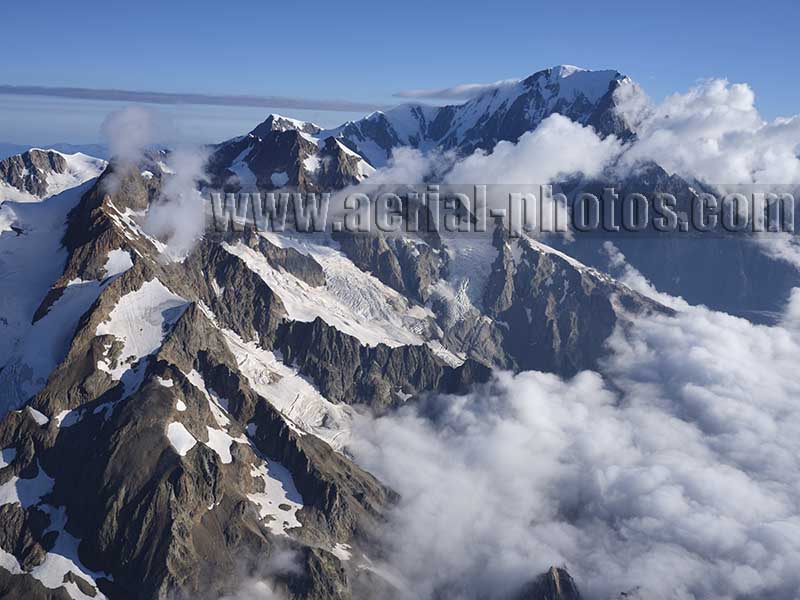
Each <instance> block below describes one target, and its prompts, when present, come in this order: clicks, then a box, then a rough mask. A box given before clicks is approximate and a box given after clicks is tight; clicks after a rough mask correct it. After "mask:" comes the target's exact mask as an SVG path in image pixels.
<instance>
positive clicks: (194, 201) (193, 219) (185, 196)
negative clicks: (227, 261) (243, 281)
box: [144, 147, 208, 259]
mask: <svg viewBox="0 0 800 600" xmlns="http://www.w3.org/2000/svg"><path fill="white" fill-rule="evenodd" d="M207 160H208V154H207V153H206V152H205V151H204V150H201V149H199V148H190V147H185V148H179V149H177V150H175V151H174V152H171V153H170V154H169V156H168V158H167V166H168V168H169V171H170V173H169V174H165V175H164V177H165V180H164V184H163V186H162V188H161V197H160V198H159V200H158V201H157V202H155V203H153V204H152V205H151V206H150V208H149V210H148V211H147V218H146V220H145V224H144V228H145V230H146V231H147V232H148V233H150V234H152V235H154V236H156V237H158V238H160V239H162V240H166V242H167V250H166V254H167V255H168V256H169V257H170V258H173V259H180V258H182V257H184V256H186V254H187V253H188V252H189V251H190V250H191V249H192V246H193V245H194V244H195V242H196V241H197V240H198V239H199V238H200V237H201V236H202V234H203V231H204V229H205V226H206V212H205V207H206V204H205V202H204V201H203V198H202V195H201V193H200V191H199V189H198V184H199V183H200V182H202V181H205V180H206V174H205V165H206V162H207Z"/></svg>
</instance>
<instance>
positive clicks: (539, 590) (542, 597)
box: [515, 567, 581, 600]
mask: <svg viewBox="0 0 800 600" xmlns="http://www.w3.org/2000/svg"><path fill="white" fill-rule="evenodd" d="M515 600H581V594H580V592H579V591H578V586H577V585H575V580H574V579H572V577H571V576H570V574H569V573H567V571H566V570H565V569H560V568H556V567H550V569H549V570H548V571H547V572H546V573H542V574H541V575H539V577H537V578H536V579H535V580H534V581H532V582H531V583H530V584H528V585H526V586H525V588H524V589H523V590H522V591H521V592H520V593H519V594H517V595H516V596H515Z"/></svg>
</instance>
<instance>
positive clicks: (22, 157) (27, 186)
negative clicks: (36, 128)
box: [0, 150, 67, 198]
mask: <svg viewBox="0 0 800 600" xmlns="http://www.w3.org/2000/svg"><path fill="white" fill-rule="evenodd" d="M66 170H67V161H66V160H65V159H64V157H63V156H62V155H61V154H59V153H58V152H54V151H52V150H49V151H45V150H28V151H27V152H23V153H22V154H17V155H16V156H9V157H8V158H6V159H5V160H2V161H0V181H3V182H5V183H7V184H8V185H10V186H11V187H14V188H17V189H18V190H20V191H23V192H28V193H29V194H31V195H32V196H37V197H39V198H41V197H43V196H45V195H46V194H47V175H48V174H50V173H64V172H66Z"/></svg>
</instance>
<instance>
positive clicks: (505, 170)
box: [447, 114, 621, 184]
mask: <svg viewBox="0 0 800 600" xmlns="http://www.w3.org/2000/svg"><path fill="white" fill-rule="evenodd" d="M620 149H621V144H620V142H619V141H618V140H617V139H616V138H615V137H614V136H609V137H607V138H605V139H600V137H598V135H597V134H596V133H595V131H594V129H592V128H591V127H584V126H583V125H580V124H578V123H575V122H574V121H571V120H570V119H568V118H567V117H564V116H562V115H558V114H554V115H551V116H549V117H547V118H546V119H545V120H544V121H542V122H541V124H540V125H539V126H538V127H537V128H536V129H534V130H533V131H530V132H528V133H525V134H524V135H523V136H522V137H520V138H519V141H518V142H517V143H516V144H515V143H512V142H498V143H497V145H496V146H495V147H494V149H493V150H492V152H491V154H487V153H486V152H483V151H480V150H479V151H476V152H475V153H474V154H472V155H471V156H469V157H467V158H465V159H464V160H462V161H461V162H459V163H458V164H456V165H455V166H454V167H453V170H452V171H451V172H450V173H449V174H448V177H447V179H448V181H450V182H453V183H486V184H492V183H502V184H545V183H548V182H550V181H553V180H555V179H557V178H558V177H563V176H565V175H571V174H574V173H583V174H584V175H586V176H587V177H594V176H597V175H599V174H600V173H601V172H602V171H603V169H604V168H605V167H606V166H607V165H608V163H609V161H611V160H613V159H614V158H615V157H616V156H617V155H618V154H619V152H620Z"/></svg>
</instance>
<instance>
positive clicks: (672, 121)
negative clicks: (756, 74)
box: [616, 79, 800, 185]
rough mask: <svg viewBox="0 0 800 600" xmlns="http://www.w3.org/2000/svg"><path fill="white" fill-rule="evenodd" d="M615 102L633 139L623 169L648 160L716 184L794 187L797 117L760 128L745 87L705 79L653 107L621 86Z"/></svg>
mask: <svg viewBox="0 0 800 600" xmlns="http://www.w3.org/2000/svg"><path fill="white" fill-rule="evenodd" d="M616 100H617V102H618V111H619V113H620V114H621V115H622V116H623V117H624V118H625V119H626V120H627V121H628V122H629V123H631V124H633V126H634V130H635V131H636V135H637V140H636V141H635V142H634V143H633V144H631V145H630V147H628V148H627V150H626V152H625V154H624V155H623V157H622V158H623V164H624V165H625V166H631V165H633V164H635V163H636V162H639V161H643V160H653V161H655V162H657V163H658V164H660V165H661V166H662V167H664V168H665V169H666V170H667V171H669V172H671V173H678V174H679V175H681V176H683V177H692V178H696V179H699V180H701V181H704V182H706V183H709V184H715V185H734V184H765V185H786V184H800V158H798V145H799V144H800V116H794V117H790V118H783V117H782V118H778V119H775V120H774V121H772V122H767V121H766V120H764V119H763V118H762V116H761V115H760V114H759V112H758V110H757V109H756V106H755V94H754V93H753V90H752V89H751V88H750V86H748V85H747V84H743V83H737V84H731V83H729V82H728V81H726V80H722V79H711V80H708V81H705V82H703V83H701V84H700V85H698V86H696V87H694V88H692V89H691V90H689V91H688V92H687V93H685V94H673V95H671V96H669V97H668V98H666V99H665V100H664V101H663V102H661V103H660V104H654V103H652V102H651V101H650V99H649V98H647V96H646V95H645V94H644V92H642V90H641V89H640V88H638V86H635V85H632V86H622V87H620V88H619V90H618V92H617V96H616Z"/></svg>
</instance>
